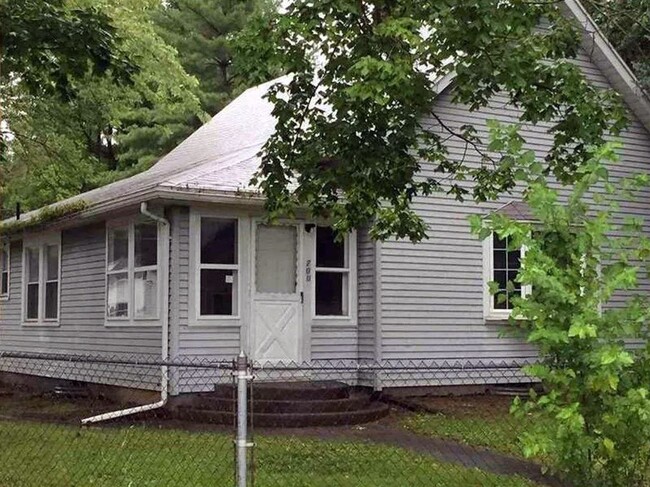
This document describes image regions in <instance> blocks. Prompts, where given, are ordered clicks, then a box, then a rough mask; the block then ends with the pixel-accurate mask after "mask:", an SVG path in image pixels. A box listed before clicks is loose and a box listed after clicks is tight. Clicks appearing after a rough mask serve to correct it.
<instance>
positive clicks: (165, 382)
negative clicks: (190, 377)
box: [81, 202, 169, 425]
mask: <svg viewBox="0 0 650 487" xmlns="http://www.w3.org/2000/svg"><path fill="white" fill-rule="evenodd" d="M140 213H141V214H142V215H144V216H146V217H149V218H151V219H152V220H154V221H156V222H158V223H159V224H160V225H161V226H162V252H161V253H162V258H163V263H164V265H163V266H162V272H161V276H160V278H161V281H162V292H163V298H162V304H163V306H162V310H163V312H162V317H161V320H162V321H161V325H162V363H163V364H166V363H167V361H168V360H169V271H168V269H169V221H168V220H167V219H166V218H163V217H161V216H158V215H156V214H154V213H151V212H150V211H149V209H148V207H147V203H146V202H143V203H141V204H140ZM160 376H161V379H160V401H157V402H154V403H151V404H145V405H143V406H136V407H132V408H128V409H121V410H118V411H112V412H110V413H104V414H99V415H97V416H92V417H90V418H85V419H82V420H81V424H82V425H86V424H93V423H100V422H102V421H108V420H109V419H115V418H121V417H124V416H130V415H132V414H138V413H144V412H147V411H153V410H154V409H160V408H162V407H164V406H165V405H166V404H167V398H168V396H169V369H168V366H167V365H161V367H160Z"/></svg>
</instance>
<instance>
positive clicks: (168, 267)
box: [0, 0, 650, 385]
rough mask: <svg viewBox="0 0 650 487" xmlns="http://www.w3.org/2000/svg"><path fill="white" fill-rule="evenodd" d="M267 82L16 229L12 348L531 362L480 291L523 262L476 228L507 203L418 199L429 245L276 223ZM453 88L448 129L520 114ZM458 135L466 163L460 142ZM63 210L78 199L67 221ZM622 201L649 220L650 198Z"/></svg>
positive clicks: (453, 147) (635, 125) (633, 108)
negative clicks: (142, 167) (267, 147)
mask: <svg viewBox="0 0 650 487" xmlns="http://www.w3.org/2000/svg"><path fill="white" fill-rule="evenodd" d="M565 10H566V12H567V14H568V15H573V16H575V17H576V18H577V19H578V21H579V22H580V23H581V24H582V25H583V26H584V28H585V30H584V38H583V50H582V53H581V55H580V57H579V59H578V60H577V62H578V63H579V65H580V66H581V68H582V69H583V70H584V72H585V73H586V74H587V76H588V78H589V80H590V81H591V82H592V83H594V84H595V85H597V86H602V87H612V88H614V89H616V90H618V92H619V93H621V95H622V96H623V98H624V100H625V102H626V103H627V105H628V108H629V112H630V116H631V120H632V123H631V125H630V128H629V129H628V130H627V131H626V132H625V133H624V134H623V135H622V141H623V144H624V147H623V149H622V162H621V164H620V166H619V167H618V168H617V170H616V171H618V172H617V174H623V173H631V172H633V171H638V170H647V169H648V168H650V103H649V102H648V100H647V99H646V98H645V97H644V95H643V94H642V92H641V91H640V89H639V88H638V86H637V82H636V80H635V78H634V76H633V75H632V74H631V72H630V70H629V68H628V67H627V66H626V65H625V64H624V63H623V61H622V60H621V59H620V57H619V56H618V55H617V54H616V53H615V52H614V50H613V49H612V47H611V46H610V44H609V43H608V42H607V40H606V39H605V38H604V37H603V36H602V34H601V33H600V32H599V31H598V29H597V28H596V27H595V26H594V24H593V23H592V21H591V20H590V19H589V17H588V16H587V14H586V13H585V11H584V10H583V9H582V7H581V6H580V5H579V4H578V3H577V2H576V1H575V0H566V2H565ZM268 86H269V83H267V84H265V85H261V86H258V87H255V88H251V89H249V90H248V91H246V92H245V93H243V94H242V95H241V96H240V97H238V98H237V99H236V100H235V101H233V102H232V103H231V104H230V105H229V106H227V107H226V108H225V109H224V110H223V111H222V112H220V113H219V114H218V115H216V116H215V117H214V118H213V119H212V120H211V121H210V122H208V123H207V124H206V125H205V126H203V127H202V128H201V129H199V130H198V131H196V133H194V134H193V135H192V136H190V137H189V138H188V139H187V140H185V141H184V142H183V143H182V144H180V145H179V146H178V147H177V148H176V149H174V150H173V151H172V152H170V153H169V154H168V155H167V156H165V157H164V158H163V159H161V160H160V161H159V162H158V163H157V164H156V165H155V166H153V167H152V168H151V169H149V170H148V171H146V172H144V173H142V174H138V175H136V176H133V177H131V178H129V179H125V180H123V181H119V182H116V183H113V184H110V185H108V186H105V187H102V188H99V189H96V190H93V191H90V192H88V193H85V194H82V195H79V196H77V197H74V198H71V199H70V200H67V201H64V202H61V203H57V204H55V205H53V207H52V208H54V209H57V208H58V211H59V214H60V215H61V216H60V217H59V218H56V219H54V220H52V221H50V222H46V223H43V224H39V225H37V226H35V227H33V228H24V229H23V230H22V231H20V232H13V233H10V234H8V235H5V236H4V240H3V244H2V254H1V256H2V257H1V258H0V278H1V279H0V350H9V351H23V352H47V353H69V354H93V355H116V354H133V355H149V356H158V357H160V356H161V354H162V357H171V358H182V357H205V358H209V359H214V360H218V359H232V358H233V357H236V356H237V355H238V353H239V352H240V350H245V351H246V352H247V353H248V354H249V355H250V356H251V357H252V358H253V359H254V360H256V361H260V362H266V361H284V362H286V361H292V362H314V361H321V360H347V361H382V360H383V361H386V360H423V359H425V360H429V359H430V360H450V361H454V360H466V361H479V360H480V361H484V362H489V361H522V360H527V359H533V358H534V357H535V351H534V350H533V349H532V348H531V347H530V346H528V345H527V344H525V343H523V342H521V341H519V340H516V339H514V338H503V337H501V336H500V331H501V330H502V327H503V321H504V319H505V318H507V316H508V313H509V310H508V309H507V307H508V305H507V304H505V305H495V301H494V299H493V298H492V297H491V296H490V295H489V293H488V291H487V285H486V282H488V281H492V280H494V279H498V278H499V276H500V275H502V274H504V273H507V272H508V271H510V272H512V271H513V270H516V266H517V265H518V264H514V269H513V268H512V267H511V268H510V269H507V267H503V268H501V267H499V266H498V264H497V261H508V260H510V261H511V262H516V261H517V259H516V257H517V256H516V255H513V256H511V257H513V258H512V259H508V256H507V255H506V254H507V250H506V248H505V247H504V246H503V242H500V241H498V240H490V239H488V240H487V241H486V242H485V243H482V242H480V241H479V240H477V239H476V237H475V236H473V235H472V234H471V233H470V228H469V224H468V222H467V216H468V215H470V214H474V213H486V212H491V211H494V210H496V209H498V208H501V207H503V206H504V205H508V199H507V198H506V199H503V200H500V201H496V202H491V203H486V204H481V205H476V204H474V203H460V202H458V201H456V200H454V199H452V198H451V197H447V196H445V195H441V194H438V195H433V196H429V197H426V198H419V199H418V200H417V201H416V202H415V209H416V210H417V211H418V212H419V214H420V215H422V216H423V217H424V219H425V221H426V222H427V224H428V225H429V227H430V239H429V240H427V241H424V242H422V243H418V244H412V243H410V242H405V241H398V240H389V241H386V242H383V243H378V242H373V241H372V240H371V239H370V238H369V237H368V234H367V232H366V231H365V230H364V229H359V230H358V231H356V232H354V233H351V234H350V235H348V236H347V237H346V238H345V241H344V242H342V243H339V242H336V241H335V240H334V236H333V233H332V231H331V229H330V228H328V227H327V225H326V222H318V221H312V220H310V219H308V218H296V219H295V220H291V221H283V222H280V223H279V224H277V225H274V226H269V225H267V224H266V223H265V222H264V220H263V216H264V213H263V198H262V197H261V195H259V194H258V193H257V192H255V191H254V189H253V188H250V186H249V181H250V178H251V175H252V174H253V173H254V172H255V170H256V169H257V167H258V165H259V157H258V156H257V154H258V152H259V150H260V148H261V147H262V145H263V144H264V142H265V141H266V140H267V138H268V137H269V136H270V135H271V134H272V132H273V130H274V125H275V121H274V119H273V117H272V116H271V105H270V104H269V103H268V102H266V101H265V100H264V98H263V95H264V94H265V92H266V90H267V88H268ZM452 87H453V78H451V77H450V78H448V79H444V80H441V84H440V95H439V97H438V99H437V100H436V102H435V104H436V106H435V111H436V112H437V114H438V115H439V116H440V117H441V119H442V120H443V121H444V122H445V123H446V124H447V125H448V126H450V127H458V126H460V125H462V124H465V123H468V122H471V123H473V124H475V126H477V127H478V128H479V132H480V133H481V132H482V133H483V134H485V132H486V131H485V130H482V129H481V128H485V126H486V121H487V120H488V119H498V120H501V121H503V122H506V123H507V122H513V121H516V119H517V112H516V110H515V109H514V108H512V107H509V106H507V100H506V99H505V98H504V99H499V98H498V97H497V99H495V100H494V101H493V103H492V104H491V105H490V106H489V107H487V108H485V109H483V110H480V111H478V112H470V111H468V110H467V108H466V107H463V106H459V105H455V104H453V103H452V101H451V98H452V97H451V94H450V90H451V89H452ZM428 122H429V123H430V125H431V126H432V127H435V125H436V122H435V121H434V120H430V121H428ZM480 133H479V135H480ZM523 135H524V137H525V138H526V140H527V141H528V144H530V145H531V146H532V147H534V148H535V149H536V150H537V151H539V152H540V154H543V153H544V152H545V151H546V150H547V149H548V147H550V145H551V140H550V138H549V135H548V134H547V133H546V132H545V128H544V127H541V126H539V127H527V128H526V129H525V130H524V132H523ZM448 144H449V151H450V154H451V155H452V156H455V157H459V158H460V157H462V153H463V150H464V147H463V145H462V144H461V143H460V142H457V141H454V140H453V139H452V140H450V141H449V142H448ZM469 157H470V158H471V154H470V155H469ZM423 171H424V173H425V174H426V173H427V172H431V171H432V168H428V167H425V168H424V169H423ZM80 202H82V203H80ZM68 207H69V208H77V211H75V212H74V213H73V214H71V215H69V216H66V215H65V209H66V208H68ZM506 208H508V209H509V210H511V211H515V212H517V211H521V210H520V209H517V207H516V203H515V204H513V203H511V204H510V205H508V206H506ZM50 212H54V213H56V211H55V210H52V209H50ZM621 212H623V213H624V214H630V215H639V216H644V215H650V198H644V200H643V201H640V202H637V203H635V204H629V205H627V204H625V203H623V204H622V206H621ZM38 215H39V213H38V212H31V213H28V214H25V215H22V217H21V221H23V222H29V221H30V219H38ZM5 224H9V225H11V220H8V221H5ZM91 380H92V378H91ZM101 380H104V381H108V382H111V381H112V380H114V381H115V382H119V380H118V379H112V378H110V377H106V376H103V377H102V379H101ZM364 380H365V381H366V382H371V381H375V380H376V378H375V377H370V378H368V377H366V378H365V379H364ZM374 383H375V384H377V382H374ZM393 385H396V383H393Z"/></svg>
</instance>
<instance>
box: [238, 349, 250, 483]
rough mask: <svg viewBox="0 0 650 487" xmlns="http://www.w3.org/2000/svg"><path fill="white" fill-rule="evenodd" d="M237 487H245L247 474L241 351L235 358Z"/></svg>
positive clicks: (245, 385) (244, 379) (245, 359)
mask: <svg viewBox="0 0 650 487" xmlns="http://www.w3.org/2000/svg"><path fill="white" fill-rule="evenodd" d="M236 376H237V439H236V440H235V441H236V445H237V448H236V450H237V487H247V485H248V484H247V482H248V479H247V474H248V448H249V447H250V446H251V444H250V443H249V441H248V381H249V380H251V379H252V376H251V374H250V373H249V367H248V357H246V354H245V353H244V352H243V351H242V352H241V353H240V354H239V357H237V371H236Z"/></svg>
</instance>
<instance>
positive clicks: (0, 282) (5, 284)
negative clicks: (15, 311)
mask: <svg viewBox="0 0 650 487" xmlns="http://www.w3.org/2000/svg"><path fill="white" fill-rule="evenodd" d="M9 266H10V257H9V242H6V241H4V242H3V241H1V240H0V299H7V298H9Z"/></svg>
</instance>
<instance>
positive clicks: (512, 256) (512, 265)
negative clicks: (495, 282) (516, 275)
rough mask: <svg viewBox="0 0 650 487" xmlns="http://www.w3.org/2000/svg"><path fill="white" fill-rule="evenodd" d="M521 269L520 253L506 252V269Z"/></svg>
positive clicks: (514, 251)
mask: <svg viewBox="0 0 650 487" xmlns="http://www.w3.org/2000/svg"><path fill="white" fill-rule="evenodd" d="M519 267H521V252H520V251H519V250H510V251H508V269H509V270H512V269H515V270H517V269H519Z"/></svg>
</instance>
